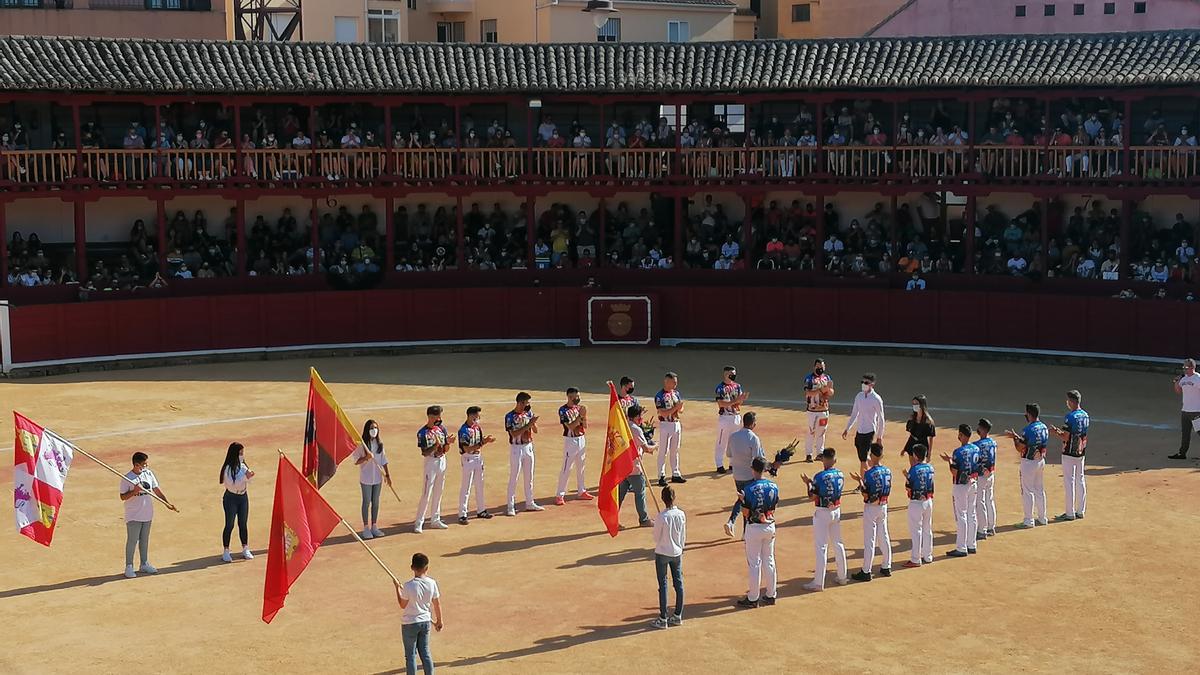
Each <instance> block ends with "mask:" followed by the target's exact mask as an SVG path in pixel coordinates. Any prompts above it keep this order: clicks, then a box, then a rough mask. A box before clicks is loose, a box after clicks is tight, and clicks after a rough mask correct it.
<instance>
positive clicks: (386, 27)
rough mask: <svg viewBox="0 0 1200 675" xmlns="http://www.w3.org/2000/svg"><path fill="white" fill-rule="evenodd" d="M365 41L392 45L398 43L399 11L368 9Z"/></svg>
mask: <svg viewBox="0 0 1200 675" xmlns="http://www.w3.org/2000/svg"><path fill="white" fill-rule="evenodd" d="M367 41H368V42H385V43H388V44H393V43H396V42H399V41H400V10H398V9H368V10H367Z"/></svg>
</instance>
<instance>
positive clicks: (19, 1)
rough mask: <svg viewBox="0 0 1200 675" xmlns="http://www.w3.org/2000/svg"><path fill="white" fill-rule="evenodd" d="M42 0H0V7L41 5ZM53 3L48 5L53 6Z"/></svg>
mask: <svg viewBox="0 0 1200 675" xmlns="http://www.w3.org/2000/svg"><path fill="white" fill-rule="evenodd" d="M41 6H42V0H0V7H41ZM53 6H54V5H50V7H53Z"/></svg>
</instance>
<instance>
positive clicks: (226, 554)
mask: <svg viewBox="0 0 1200 675" xmlns="http://www.w3.org/2000/svg"><path fill="white" fill-rule="evenodd" d="M221 561H222V562H233V556H231V555H229V551H225V552H224V553H222V554H221Z"/></svg>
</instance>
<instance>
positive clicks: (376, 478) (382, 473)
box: [351, 420, 392, 539]
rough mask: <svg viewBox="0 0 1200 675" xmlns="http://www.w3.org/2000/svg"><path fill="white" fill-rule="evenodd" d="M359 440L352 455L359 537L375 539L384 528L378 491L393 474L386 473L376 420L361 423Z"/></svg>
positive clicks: (385, 462)
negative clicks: (359, 501) (358, 490)
mask: <svg viewBox="0 0 1200 675" xmlns="http://www.w3.org/2000/svg"><path fill="white" fill-rule="evenodd" d="M362 439H363V440H362V443H359V444H358V447H357V448H355V449H354V454H353V455H351V456H352V457H353V458H354V464H355V466H357V467H358V484H359V487H361V488H362V522H363V529H362V538H363V539H374V538H376V537H382V536H383V530H380V529H379V493H380V492H381V491H382V489H383V483H384V482H385V481H386V482H387V484H388V486H389V487H390V486H391V485H392V474H390V473H389V472H388V468H387V465H388V461H387V456H386V455H384V454H383V439H382V438H380V437H379V425H378V424H376V423H375V420H367V422H366V424H364V425H363V431H362Z"/></svg>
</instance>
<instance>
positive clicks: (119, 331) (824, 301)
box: [11, 286, 1200, 364]
mask: <svg viewBox="0 0 1200 675" xmlns="http://www.w3.org/2000/svg"><path fill="white" fill-rule="evenodd" d="M643 290H646V291H651V292H653V293H654V294H656V295H657V297H658V299H659V303H660V304H659V316H660V317H661V320H662V323H661V336H662V337H664V338H731V339H755V338H758V339H776V340H787V339H796V340H799V339H808V340H840V341H847V342H891V343H910V344H911V343H916V344H945V345H979V346H985V345H986V346H995V347H1006V348H1029V349H1052V350H1063V351H1079V352H1103V353H1110V354H1132V355H1142V356H1156V357H1167V358H1177V357H1181V356H1184V355H1186V354H1192V355H1197V354H1200V305H1198V304H1190V303H1187V304H1185V303H1182V302H1176V301H1154V300H1134V301H1128V300H1116V299H1112V298H1096V297H1083V296H1060V295H1040V294H1036V293H986V292H977V291H967V292H953V291H925V292H919V293H906V292H904V291H898V290H888V289H873V288H846V289H820V288H789V287H781V286H754V287H739V286H724V287H710V286H704V287H701V286H658V287H654V288H647V289H643ZM585 297H586V296H585V291H584V290H583V289H580V288H571V287H545V288H533V287H519V288H465V289H443V288H417V289H405V290H398V289H385V290H371V291H357V292H311V293H280V294H260V295H220V296H209V297H172V298H155V299H146V300H126V301H115V302H91V303H67V304H53V305H30V306H19V307H14V308H12V310H11V319H12V322H11V323H12V330H11V334H12V350H13V361H14V362H15V363H17V364H20V363H27V362H31V361H45V360H55V359H69V358H87V357H96V356H109V355H130V354H139V353H163V352H177V351H208V350H217V349H234V348H262V347H281V346H291V345H317V344H339V343H369V342H402V341H416V340H433V341H436V340H462V339H507V340H520V339H536V338H578V337H580V335H579V331H580V326H581V325H582V314H581V313H582V312H583V308H584V299H585Z"/></svg>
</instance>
